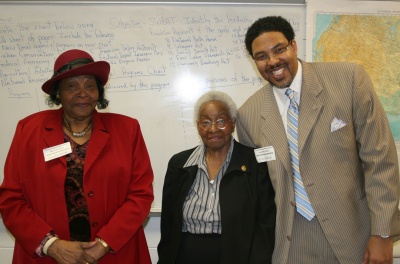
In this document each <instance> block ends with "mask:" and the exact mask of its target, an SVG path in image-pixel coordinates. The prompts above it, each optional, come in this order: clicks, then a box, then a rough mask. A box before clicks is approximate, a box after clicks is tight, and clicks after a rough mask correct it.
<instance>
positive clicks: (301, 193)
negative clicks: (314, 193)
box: [285, 89, 315, 221]
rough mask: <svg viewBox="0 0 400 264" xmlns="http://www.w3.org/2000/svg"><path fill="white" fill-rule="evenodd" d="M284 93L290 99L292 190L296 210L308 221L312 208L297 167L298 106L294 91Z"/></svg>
mask: <svg viewBox="0 0 400 264" xmlns="http://www.w3.org/2000/svg"><path fill="white" fill-rule="evenodd" d="M285 94H286V95H287V97H289V99H290V106H289V110H288V115H287V132H288V143H289V149H290V159H291V161H292V170H293V176H294V192H295V201H296V208H297V212H298V213H299V214H301V215H302V216H304V217H305V218H306V219H307V220H308V221H310V220H311V219H313V217H314V216H315V213H314V209H313V208H312V206H311V203H310V200H309V199H308V196H307V192H306V190H305V188H304V185H303V181H302V179H301V176H300V167H299V148H298V147H299V146H298V141H297V139H298V133H297V128H298V116H299V107H298V105H297V103H296V101H295V100H294V91H293V90H291V89H287V90H286V92H285Z"/></svg>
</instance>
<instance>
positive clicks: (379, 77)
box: [312, 13, 400, 141]
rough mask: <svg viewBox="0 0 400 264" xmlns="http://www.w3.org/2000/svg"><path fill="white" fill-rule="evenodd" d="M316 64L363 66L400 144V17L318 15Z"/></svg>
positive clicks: (315, 44) (316, 19)
mask: <svg viewBox="0 0 400 264" xmlns="http://www.w3.org/2000/svg"><path fill="white" fill-rule="evenodd" d="M315 21H316V28H315V36H314V38H313V44H312V46H313V61H316V62H317V61H350V62H356V63H360V64H362V65H363V66H364V68H365V69H366V71H367V72H368V74H369V76H370V77H371V79H372V82H373V83H374V87H375V91H376V93H377V95H378V97H379V99H380V101H381V102H382V105H383V107H384V109H385V111H386V113H387V116H388V119H389V123H390V127H391V130H392V133H393V136H394V139H395V141H400V47H399V46H400V16H385V15H343V14H342V15H338V14H325V13H324V14H317V15H316V18H315Z"/></svg>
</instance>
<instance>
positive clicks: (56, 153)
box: [43, 142, 72, 161]
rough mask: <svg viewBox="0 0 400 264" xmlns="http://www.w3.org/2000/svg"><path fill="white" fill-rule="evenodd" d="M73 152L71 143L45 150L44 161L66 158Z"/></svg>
mask: <svg viewBox="0 0 400 264" xmlns="http://www.w3.org/2000/svg"><path fill="white" fill-rule="evenodd" d="M71 152H72V149H71V143H69V142H65V143H63V144H60V145H57V146H54V147H50V148H46V149H44V150H43V155H44V161H49V160H52V159H56V158H59V157H61V156H65V155H67V154H69V153H71Z"/></svg>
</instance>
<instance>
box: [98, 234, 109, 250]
mask: <svg viewBox="0 0 400 264" xmlns="http://www.w3.org/2000/svg"><path fill="white" fill-rule="evenodd" d="M96 240H97V241H98V242H100V244H101V245H102V246H103V247H104V248H105V249H106V252H108V251H109V250H110V246H108V244H107V243H106V241H104V240H103V239H101V238H100V237H96Z"/></svg>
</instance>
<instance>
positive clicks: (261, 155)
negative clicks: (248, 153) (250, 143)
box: [254, 146, 276, 163]
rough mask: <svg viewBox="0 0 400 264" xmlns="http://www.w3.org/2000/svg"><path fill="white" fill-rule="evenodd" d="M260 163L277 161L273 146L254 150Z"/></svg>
mask: <svg viewBox="0 0 400 264" xmlns="http://www.w3.org/2000/svg"><path fill="white" fill-rule="evenodd" d="M254 154H256V159H257V161H258V163H260V162H266V161H271V160H275V159H276V158H275V149H274V147H272V146H269V147H264V148H258V149H255V150H254Z"/></svg>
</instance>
